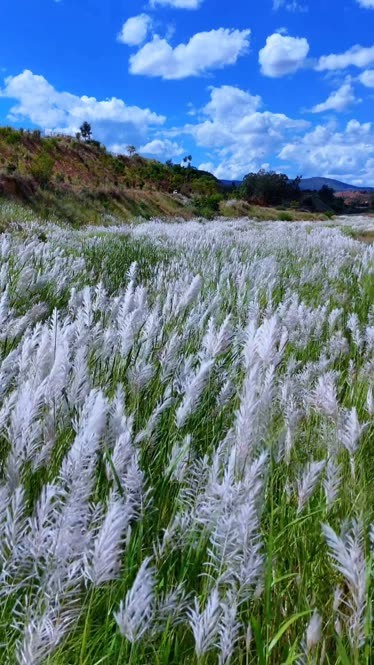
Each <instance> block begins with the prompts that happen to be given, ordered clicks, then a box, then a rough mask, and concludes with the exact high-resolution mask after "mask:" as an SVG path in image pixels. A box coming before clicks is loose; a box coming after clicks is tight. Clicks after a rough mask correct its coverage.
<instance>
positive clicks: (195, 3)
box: [151, 0, 204, 9]
mask: <svg viewBox="0 0 374 665" xmlns="http://www.w3.org/2000/svg"><path fill="white" fill-rule="evenodd" d="M203 2H204V0H151V5H152V6H153V7H154V6H155V5H164V6H168V7H175V9H198V8H199V7H200V5H202V3H203Z"/></svg>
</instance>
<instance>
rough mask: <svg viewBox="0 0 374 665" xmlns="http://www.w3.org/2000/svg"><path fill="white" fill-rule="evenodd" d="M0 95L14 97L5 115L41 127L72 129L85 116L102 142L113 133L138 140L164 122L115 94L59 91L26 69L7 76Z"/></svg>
mask: <svg viewBox="0 0 374 665" xmlns="http://www.w3.org/2000/svg"><path fill="white" fill-rule="evenodd" d="M0 96H1V97H6V98H9V99H12V100H15V101H16V103H15V105H14V106H13V107H12V108H11V110H10V114H9V116H8V117H9V119H10V120H12V121H15V122H22V121H23V120H28V121H31V122H32V123H33V124H34V125H37V126H39V127H42V128H43V129H47V130H49V129H50V130H56V129H57V130H59V131H64V132H67V133H74V132H75V131H77V130H78V129H79V127H80V125H81V124H82V122H83V121H84V120H87V121H88V122H90V123H91V124H92V126H93V130H94V134H95V138H97V139H99V140H101V141H103V142H105V143H109V142H111V141H113V138H114V137H116V139H117V140H119V141H124V142H126V143H135V144H138V143H139V141H143V140H144V138H145V137H146V136H147V133H148V131H149V129H150V128H152V127H159V126H160V125H163V124H164V122H165V117H164V116H161V115H157V114H156V113H154V112H152V111H151V110H150V109H142V108H139V107H138V106H128V105H127V104H126V103H125V102H124V101H123V100H122V99H118V98H116V97H112V98H111V99H105V100H102V101H100V100H97V99H96V98H95V97H87V96H85V95H84V96H82V97H78V96H77V95H72V94H70V93H68V92H59V91H57V90H56V89H55V88H54V87H53V86H52V85H51V84H50V83H49V82H48V81H47V80H46V79H45V78H44V77H43V76H37V75H35V74H33V73H32V72H31V71H29V70H25V71H24V72H22V74H19V75H18V76H9V77H8V78H6V79H5V85H4V88H3V89H2V90H1V91H0Z"/></svg>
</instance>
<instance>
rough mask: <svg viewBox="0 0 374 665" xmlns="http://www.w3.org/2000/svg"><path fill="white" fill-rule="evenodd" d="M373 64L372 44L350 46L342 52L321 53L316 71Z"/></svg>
mask: <svg viewBox="0 0 374 665" xmlns="http://www.w3.org/2000/svg"><path fill="white" fill-rule="evenodd" d="M373 64H374V46H369V47H364V46H359V45H358V44H356V46H352V48H350V49H348V51H345V52H344V53H331V54H330V55H323V56H322V57H321V58H320V59H319V61H318V64H317V66H316V69H317V71H320V72H321V71H326V70H337V69H346V68H347V67H358V68H363V67H369V66H370V65H373Z"/></svg>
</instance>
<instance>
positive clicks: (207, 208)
mask: <svg viewBox="0 0 374 665" xmlns="http://www.w3.org/2000/svg"><path fill="white" fill-rule="evenodd" d="M223 198H224V197H223V196H222V194H211V195H210V196H200V197H196V198H195V199H194V202H193V204H194V209H195V211H196V214H198V215H200V216H201V217H205V218H206V219H214V217H216V216H217V215H218V213H219V204H220V203H221V201H223Z"/></svg>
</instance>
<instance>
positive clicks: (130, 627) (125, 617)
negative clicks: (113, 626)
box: [114, 558, 155, 643]
mask: <svg viewBox="0 0 374 665" xmlns="http://www.w3.org/2000/svg"><path fill="white" fill-rule="evenodd" d="M150 563H151V559H150V558H147V559H144V561H143V563H142V565H141V566H140V568H139V571H138V573H137V575H136V578H135V580H134V583H133V585H132V587H131V589H130V590H129V591H128V592H127V594H126V598H125V601H124V602H123V601H121V603H120V606H119V610H118V612H115V614H114V618H115V620H116V623H117V625H118V628H119V630H120V633H121V635H123V636H124V637H126V639H128V640H129V642H131V643H135V642H138V641H139V640H140V639H141V638H142V637H143V636H144V635H145V634H146V632H147V631H148V630H150V627H151V623H152V617H153V609H154V586H155V571H154V568H153V567H152V566H151V565H150Z"/></svg>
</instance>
